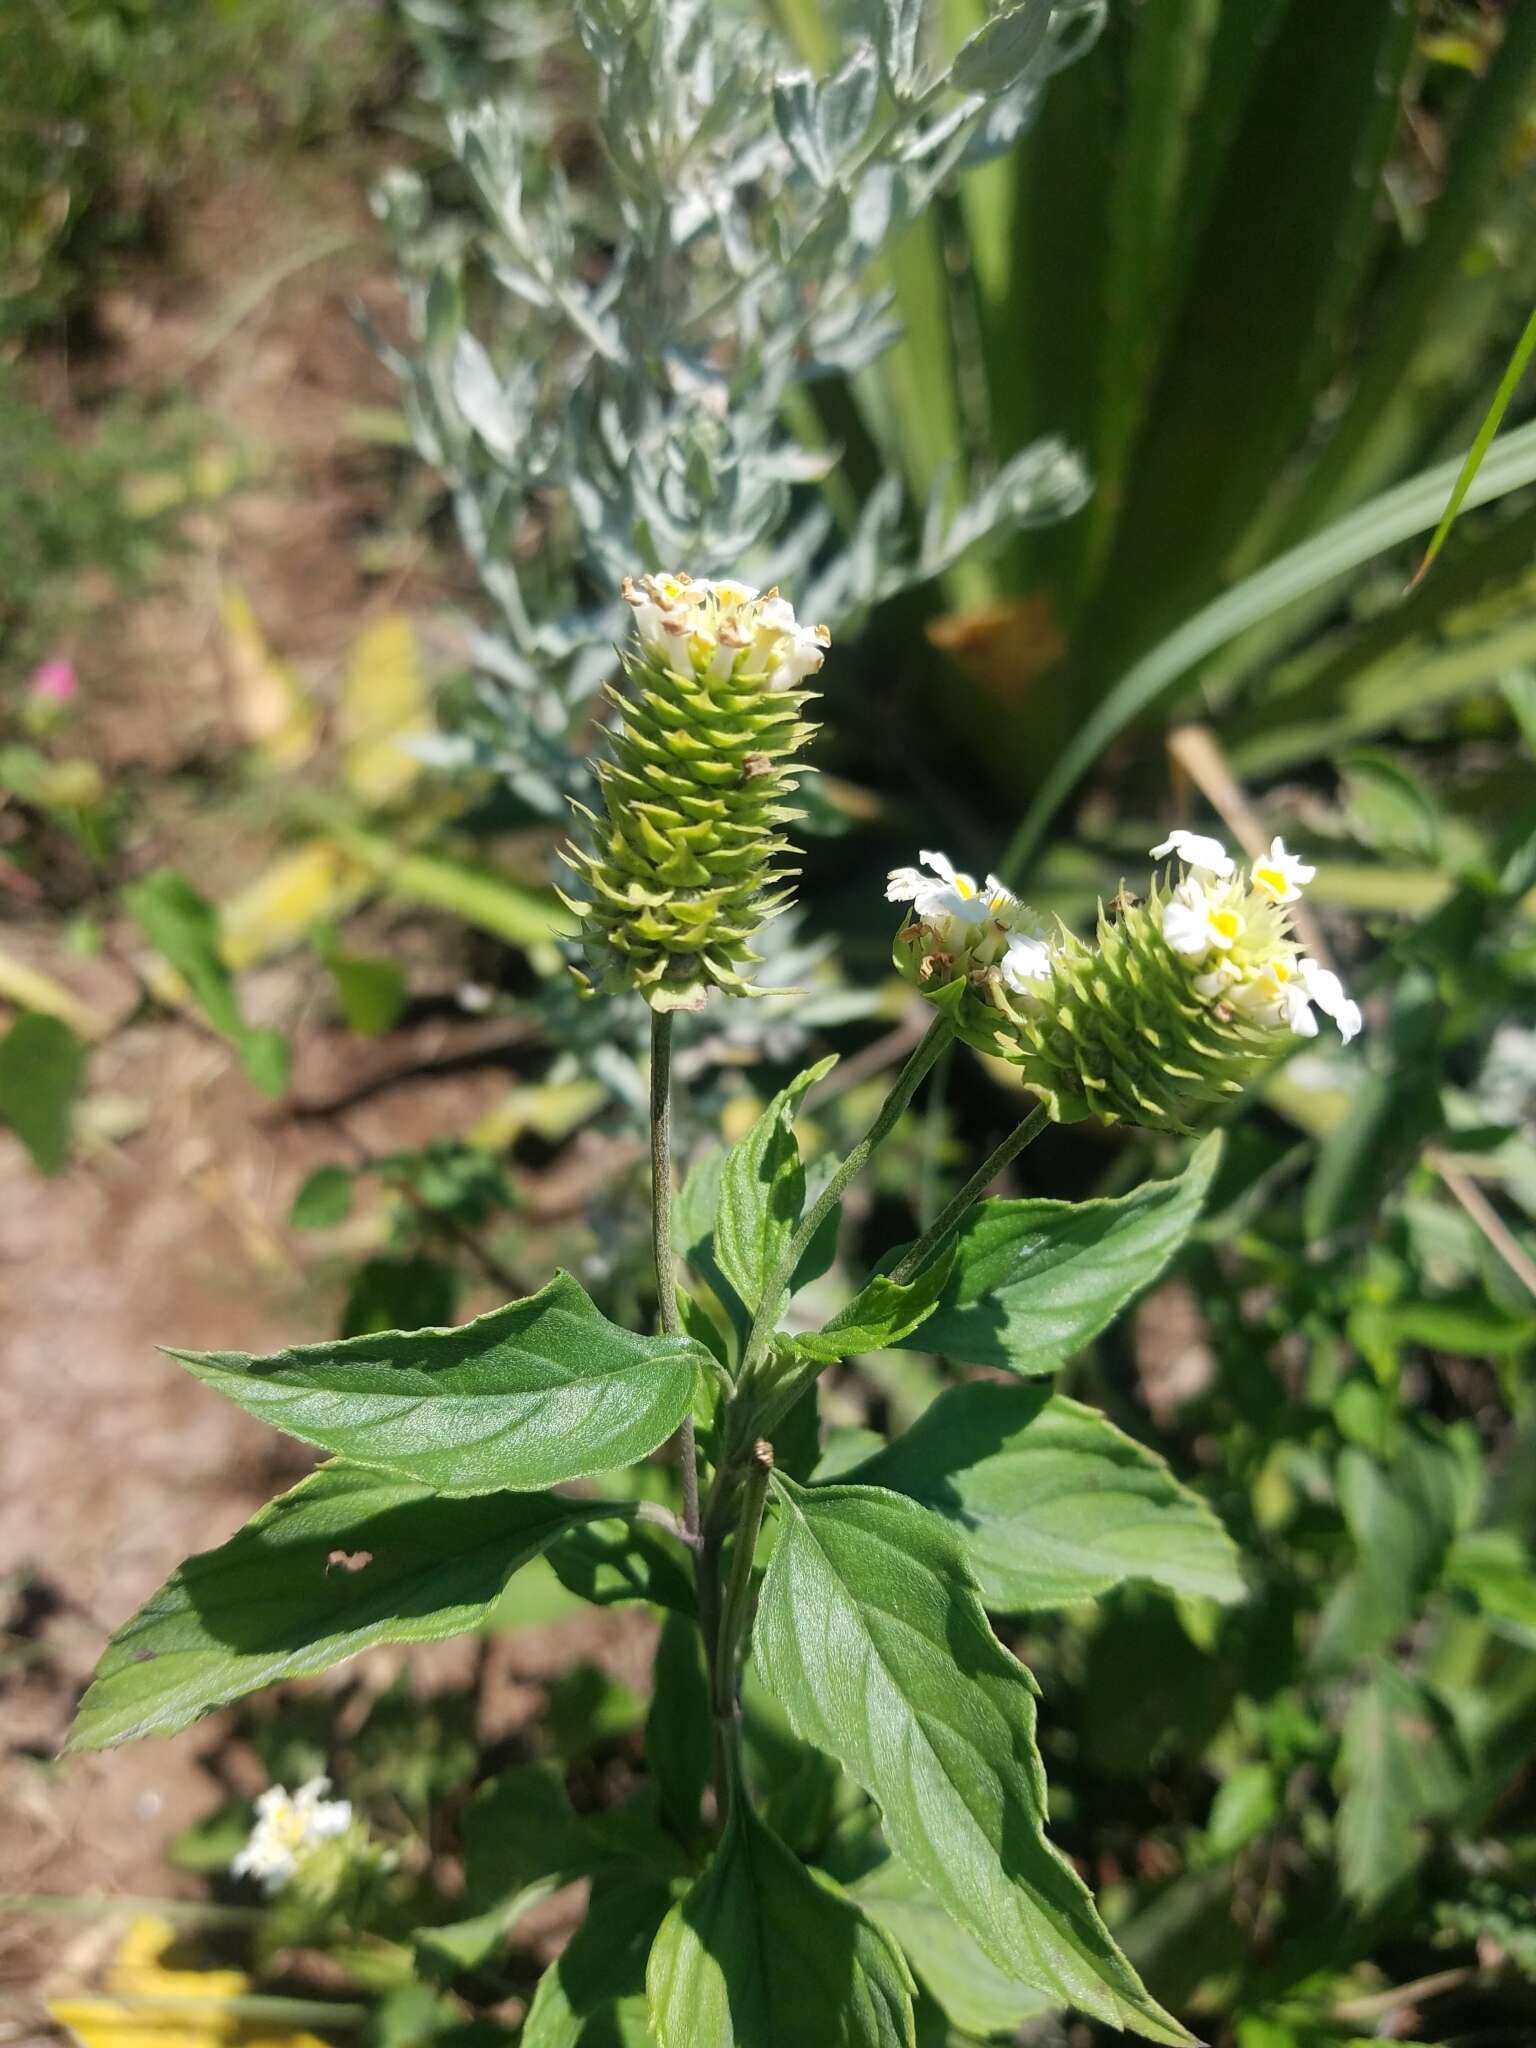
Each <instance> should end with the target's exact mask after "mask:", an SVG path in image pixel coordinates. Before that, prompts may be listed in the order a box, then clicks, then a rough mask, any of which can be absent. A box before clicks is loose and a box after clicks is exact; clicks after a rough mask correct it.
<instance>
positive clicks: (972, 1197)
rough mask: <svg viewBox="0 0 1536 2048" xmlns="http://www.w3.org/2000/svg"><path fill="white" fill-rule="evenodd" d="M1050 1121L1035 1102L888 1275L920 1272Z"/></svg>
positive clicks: (908, 1275) (894, 1278) (899, 1277)
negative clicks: (1003, 1171) (1004, 1169)
mask: <svg viewBox="0 0 1536 2048" xmlns="http://www.w3.org/2000/svg"><path fill="white" fill-rule="evenodd" d="M1050 1120H1051V1118H1050V1111H1049V1110H1048V1109H1047V1108H1046V1106H1045V1104H1044V1103H1043V1102H1037V1103H1036V1104H1035V1106H1034V1108H1033V1109H1032V1110H1031V1111H1030V1113H1029V1115H1028V1116H1027V1117H1025V1119H1024V1121H1023V1123H1021V1124H1019V1125H1017V1126H1016V1127H1015V1128H1014V1129H1013V1130H1011V1131H1010V1132H1009V1133H1008V1135H1007V1137H1006V1138H1004V1140H1003V1142H1002V1143H1001V1144H1000V1145H999V1146H997V1147H996V1148H995V1149H994V1150H993V1151H992V1152H989V1153H988V1155H987V1157H986V1158H985V1159H984V1160H983V1161H982V1163H981V1164H980V1166H978V1167H977V1169H976V1171H975V1172H974V1173H973V1174H972V1175H971V1177H970V1179H969V1180H968V1181H967V1182H966V1184H965V1186H964V1187H963V1188H962V1189H961V1190H960V1192H959V1194H957V1195H956V1196H955V1198H954V1200H953V1201H951V1202H946V1203H945V1205H944V1207H943V1209H941V1210H940V1212H939V1214H938V1215H937V1216H936V1217H935V1218H934V1220H933V1221H932V1223H930V1224H929V1226H928V1228H927V1229H926V1230H925V1231H924V1232H923V1234H922V1236H921V1237H920V1238H919V1239H918V1240H917V1242H916V1243H915V1244H912V1245H909V1246H908V1247H907V1250H906V1251H905V1253H903V1255H902V1257H901V1258H900V1259H898V1260H897V1262H896V1264H895V1265H894V1266H893V1267H892V1268H891V1270H890V1273H889V1274H888V1275H887V1277H888V1278H889V1279H890V1280H892V1281H895V1282H897V1283H900V1282H902V1281H905V1280H910V1279H911V1278H912V1276H913V1274H914V1273H918V1272H921V1270H922V1268H923V1267H924V1266H926V1265H927V1263H928V1261H929V1259H930V1258H931V1257H932V1256H933V1254H934V1253H935V1252H936V1251H938V1250H939V1249H940V1248H941V1247H942V1246H943V1245H944V1244H945V1243H946V1241H947V1240H948V1238H949V1236H950V1234H951V1232H952V1231H954V1230H956V1229H957V1228H958V1227H959V1225H960V1224H961V1223H962V1222H963V1221H964V1219H965V1217H966V1215H967V1214H968V1213H969V1211H970V1210H971V1209H973V1208H974V1207H975V1205H976V1204H977V1203H978V1202H979V1201H980V1200H981V1198H982V1196H983V1195H984V1194H985V1193H986V1192H987V1189H988V1188H989V1187H991V1185H992V1183H993V1181H995V1180H996V1179H997V1176H998V1175H999V1174H1000V1173H1001V1172H1002V1170H1003V1168H1004V1167H1005V1166H1006V1165H1007V1164H1008V1163H1009V1161H1010V1160H1013V1159H1017V1158H1018V1156H1019V1154H1020V1153H1021V1152H1022V1151H1023V1150H1024V1147H1025V1146H1026V1145H1028V1144H1031V1143H1032V1142H1033V1141H1034V1140H1035V1139H1036V1138H1038V1137H1039V1135H1040V1133H1041V1132H1042V1131H1043V1130H1044V1129H1045V1127H1046V1125H1047V1124H1048V1123H1049V1122H1050Z"/></svg>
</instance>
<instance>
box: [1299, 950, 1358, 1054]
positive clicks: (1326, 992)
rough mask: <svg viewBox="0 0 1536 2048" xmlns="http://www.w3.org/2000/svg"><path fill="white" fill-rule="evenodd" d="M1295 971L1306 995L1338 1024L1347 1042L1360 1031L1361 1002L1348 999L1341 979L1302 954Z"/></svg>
mask: <svg viewBox="0 0 1536 2048" xmlns="http://www.w3.org/2000/svg"><path fill="white" fill-rule="evenodd" d="M1296 972H1297V974H1298V975H1299V976H1300V978H1301V985H1302V987H1303V988H1304V989H1305V990H1306V992H1307V994H1308V996H1309V997H1310V998H1311V1000H1312V1001H1313V1002H1314V1003H1316V1005H1317V1007H1318V1008H1319V1009H1320V1010H1321V1011H1322V1013H1323V1015H1324V1016H1325V1017H1331V1018H1332V1019H1333V1021H1334V1023H1335V1024H1336V1025H1337V1026H1338V1027H1339V1036H1340V1037H1341V1038H1342V1039H1343V1041H1344V1043H1345V1044H1346V1045H1348V1043H1349V1041H1350V1040H1351V1039H1352V1038H1355V1037H1357V1036H1358V1035H1359V1031H1360V1027H1361V1024H1362V1022H1363V1019H1362V1018H1361V1015H1360V1005H1359V1004H1358V1003H1355V1002H1351V1001H1350V998H1349V996H1348V995H1347V994H1346V992H1345V988H1344V984H1343V982H1342V981H1340V979H1339V977H1338V976H1337V975H1336V974H1335V973H1334V972H1333V971H1332V969H1331V968H1327V967H1324V966H1322V965H1320V963H1319V962H1318V961H1316V960H1309V959H1305V958H1303V959H1301V960H1298V961H1297V962H1296Z"/></svg>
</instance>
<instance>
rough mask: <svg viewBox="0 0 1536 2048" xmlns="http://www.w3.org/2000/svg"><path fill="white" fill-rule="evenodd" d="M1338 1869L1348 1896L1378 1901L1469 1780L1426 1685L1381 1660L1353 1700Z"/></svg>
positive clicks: (1341, 1770)
mask: <svg viewBox="0 0 1536 2048" xmlns="http://www.w3.org/2000/svg"><path fill="white" fill-rule="evenodd" d="M1338 1779H1339V1784H1340V1787H1341V1790H1342V1796H1341V1798H1340V1801H1339V1823H1338V1825H1339V1873H1340V1877H1341V1880H1342V1882H1343V1886H1344V1891H1345V1894H1346V1896H1347V1897H1349V1898H1351V1899H1353V1900H1355V1901H1356V1902H1357V1903H1358V1904H1360V1905H1362V1906H1374V1905H1377V1904H1379V1903H1380V1901H1381V1900H1382V1899H1384V1898H1385V1897H1386V1896H1387V1894H1388V1893H1389V1892H1391V1891H1392V1890H1393V1889H1394V1888H1395V1887H1396V1886H1397V1885H1398V1884H1400V1883H1401V1882H1402V1880H1403V1879H1404V1878H1406V1877H1408V1876H1409V1875H1410V1874H1411V1873H1412V1871H1413V1870H1414V1868H1415V1866H1416V1865H1417V1863H1418V1861H1419V1858H1420V1857H1421V1856H1422V1855H1423V1853H1424V1846H1425V1835H1424V1824H1425V1822H1426V1821H1429V1820H1432V1819H1434V1818H1435V1817H1436V1816H1438V1815H1441V1814H1444V1813H1446V1812H1448V1811H1449V1810H1450V1809H1451V1808H1452V1807H1453V1806H1454V1805H1455V1803H1456V1800H1457V1797H1458V1795H1459V1794H1460V1793H1461V1791H1462V1790H1463V1789H1464V1787H1465V1784H1466V1773H1465V1770H1464V1767H1463V1765H1462V1762H1461V1756H1460V1747H1459V1744H1458V1742H1457V1739H1456V1733H1455V1728H1454V1724H1453V1723H1452V1721H1451V1718H1450V1716H1449V1714H1448V1713H1447V1712H1446V1709H1445V1707H1444V1706H1443V1705H1442V1704H1441V1703H1440V1701H1439V1700H1437V1699H1436V1698H1435V1696H1434V1695H1433V1694H1432V1693H1431V1692H1430V1691H1429V1690H1428V1689H1427V1688H1426V1687H1424V1686H1422V1685H1419V1684H1417V1683H1416V1682H1415V1681H1414V1680H1413V1679H1411V1678H1409V1677H1408V1676H1407V1675H1406V1673H1404V1672H1402V1671H1399V1670H1398V1669H1397V1668H1396V1666H1395V1665H1391V1664H1379V1665H1378V1666H1377V1667H1376V1669H1375V1670H1374V1671H1373V1673H1372V1675H1371V1678H1370V1681H1369V1683H1368V1684H1366V1685H1363V1686H1362V1687H1361V1688H1360V1690H1359V1691H1358V1692H1357V1693H1356V1694H1355V1696H1354V1698H1353V1700H1351V1702H1350V1706H1349V1712H1348V1714H1347V1715H1346V1716H1345V1718H1344V1735H1343V1741H1342V1743H1341V1745H1340V1749H1339V1764H1338Z"/></svg>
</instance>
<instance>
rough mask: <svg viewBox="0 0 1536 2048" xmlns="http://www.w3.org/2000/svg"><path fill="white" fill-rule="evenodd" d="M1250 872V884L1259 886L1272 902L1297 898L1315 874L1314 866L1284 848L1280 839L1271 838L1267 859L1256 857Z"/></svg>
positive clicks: (1283, 842)
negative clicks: (1251, 878) (1251, 876)
mask: <svg viewBox="0 0 1536 2048" xmlns="http://www.w3.org/2000/svg"><path fill="white" fill-rule="evenodd" d="M1251 872H1252V875H1253V886H1254V887H1255V888H1256V889H1262V890H1263V892H1264V894H1265V895H1266V896H1267V897H1268V898H1269V900H1270V902H1271V903H1295V902H1298V901H1299V900H1300V897H1301V892H1302V890H1303V888H1304V887H1305V886H1306V884H1307V883H1308V882H1310V881H1312V880H1314V879H1315V878H1316V875H1317V869H1316V868H1314V867H1309V866H1308V865H1307V863H1306V862H1305V861H1304V860H1299V859H1298V858H1297V856H1296V855H1295V854H1294V853H1287V852H1286V850H1285V841H1284V840H1283V839H1271V841H1270V842H1269V857H1268V859H1267V860H1256V861H1255V862H1254V864H1253V868H1252V871H1251Z"/></svg>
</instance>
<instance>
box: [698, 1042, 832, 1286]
mask: <svg viewBox="0 0 1536 2048" xmlns="http://www.w3.org/2000/svg"><path fill="white" fill-rule="evenodd" d="M836 1064H837V1061H836V1058H835V1056H834V1057H832V1058H829V1059H824V1060H819V1061H818V1062H817V1064H816V1065H815V1066H814V1067H808V1068H807V1069H806V1071H805V1072H804V1073H803V1074H797V1075H796V1077H795V1079H794V1080H793V1081H791V1083H790V1084H789V1086H788V1087H787V1088H784V1089H781V1090H780V1092H779V1093H778V1094H777V1095H775V1097H774V1098H773V1100H772V1102H770V1103H769V1105H768V1107H767V1108H766V1109H765V1110H764V1111H763V1113H762V1115H761V1116H760V1117H759V1118H758V1120H757V1122H756V1123H755V1124H754V1125H753V1126H752V1128H751V1130H750V1131H748V1133H747V1135H746V1136H745V1137H744V1138H742V1139H740V1140H739V1141H738V1143H736V1144H734V1145H733V1146H732V1147H731V1149H730V1151H729V1152H727V1153H726V1155H725V1158H724V1161H723V1162H722V1164H721V1168H720V1205H719V1208H718V1210H717V1212H716V1215H715V1228H714V1250H715V1257H716V1258H717V1259H718V1260H719V1263H720V1269H721V1271H722V1272H723V1273H724V1275H725V1277H726V1279H727V1280H729V1282H730V1283H731V1286H732V1287H733V1288H734V1289H735V1290H736V1293H737V1295H738V1296H739V1297H740V1299H741V1301H742V1302H743V1303H744V1304H745V1306H746V1307H747V1309H748V1310H750V1311H753V1312H755V1311H756V1309H757V1308H758V1306H759V1304H760V1303H761V1301H762V1298H763V1290H764V1288H766V1287H767V1285H768V1283H769V1281H770V1280H771V1279H772V1277H773V1274H774V1272H775V1270H776V1269H777V1267H778V1264H779V1261H780V1259H781V1258H782V1257H783V1256H784V1253H785V1252H786V1251H787V1250H788V1248H789V1241H790V1239H791V1238H792V1237H793V1236H794V1234H795V1226H796V1225H797V1224H798V1223H799V1221H800V1214H801V1211H802V1209H803V1208H804V1206H805V1167H804V1165H803V1164H802V1162H801V1158H800V1147H799V1146H798V1145H797V1144H796V1143H795V1131H794V1123H795V1112H796V1111H797V1110H798V1109H799V1107H800V1103H801V1100H802V1099H803V1097H804V1095H805V1093H806V1090H807V1089H809V1088H814V1087H815V1085H816V1083H817V1082H818V1081H820V1080H822V1079H824V1077H825V1076H826V1075H828V1074H830V1073H831V1071H832V1069H833V1067H834V1066H835V1065H836Z"/></svg>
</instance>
